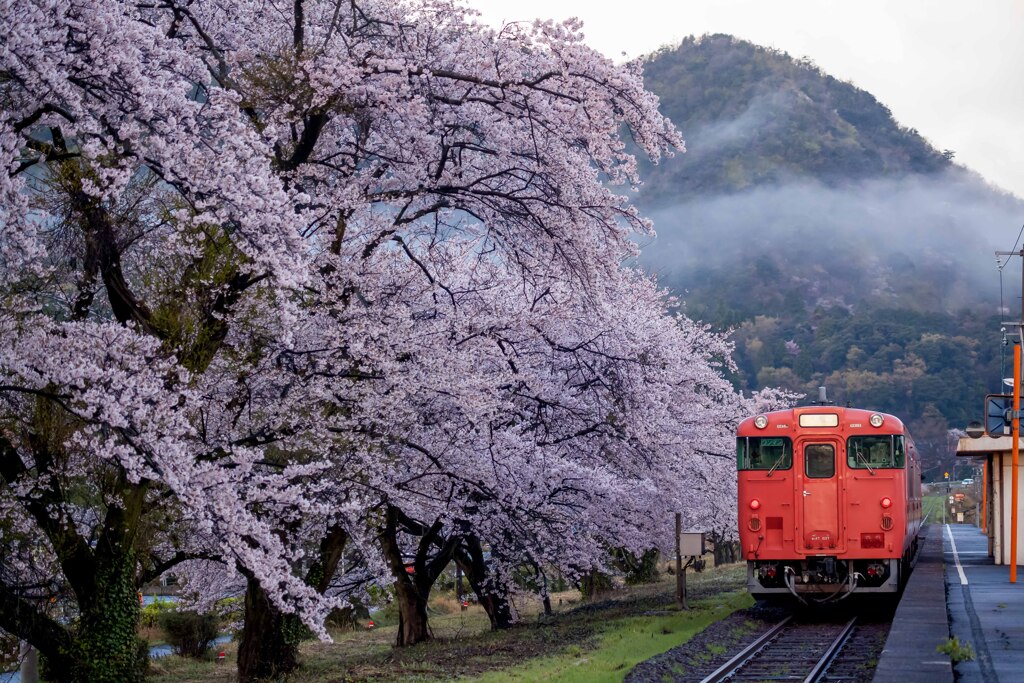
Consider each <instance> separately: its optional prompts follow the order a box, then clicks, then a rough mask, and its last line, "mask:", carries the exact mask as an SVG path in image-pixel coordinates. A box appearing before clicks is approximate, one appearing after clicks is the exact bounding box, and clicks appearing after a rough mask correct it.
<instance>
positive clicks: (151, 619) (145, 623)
mask: <svg viewBox="0 0 1024 683" xmlns="http://www.w3.org/2000/svg"><path fill="white" fill-rule="evenodd" d="M173 609H174V602H173V601H171V600H154V601H153V602H151V603H149V604H148V605H145V606H144V607H143V608H142V614H141V615H140V617H139V625H140V626H142V627H143V628H152V627H154V626H156V625H157V624H159V623H160V615H161V614H163V613H164V612H169V611H171V610H173Z"/></svg>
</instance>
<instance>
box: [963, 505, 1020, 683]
mask: <svg viewBox="0 0 1024 683" xmlns="http://www.w3.org/2000/svg"><path fill="white" fill-rule="evenodd" d="M943 542H944V546H945V563H946V603H947V608H948V611H949V618H950V634H951V635H953V636H956V637H957V638H958V639H959V640H960V642H965V641H966V642H969V643H970V644H971V646H972V647H973V648H974V651H975V654H976V656H975V659H974V660H973V661H965V662H960V663H959V664H957V665H956V676H957V681H959V682H962V683H977V682H981V681H985V682H988V681H1006V682H1009V681H1020V680H1024V568H1022V567H1020V566H1018V568H1017V583H1015V584H1013V583H1010V568H1009V567H1008V566H1005V565H996V564H994V563H993V561H992V558H991V557H989V556H988V539H987V538H986V537H985V534H983V533H982V532H981V530H980V529H978V528H977V527H975V526H969V525H965V524H950V525H948V526H946V527H945V531H944V533H943Z"/></svg>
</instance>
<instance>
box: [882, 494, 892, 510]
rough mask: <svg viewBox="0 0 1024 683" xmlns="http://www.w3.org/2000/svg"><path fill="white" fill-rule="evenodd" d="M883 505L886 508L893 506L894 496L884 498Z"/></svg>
mask: <svg viewBox="0 0 1024 683" xmlns="http://www.w3.org/2000/svg"><path fill="white" fill-rule="evenodd" d="M882 507H883V508H884V509H886V510H888V509H889V508H891V507H892V498H890V497H888V496H886V497H885V498H883V499H882Z"/></svg>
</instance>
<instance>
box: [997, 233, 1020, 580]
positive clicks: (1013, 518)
mask: <svg viewBox="0 0 1024 683" xmlns="http://www.w3.org/2000/svg"><path fill="white" fill-rule="evenodd" d="M996 256H997V257H998V256H1020V257H1021V271H1020V320H1019V321H1018V322H1016V323H1007V324H1010V325H1016V326H1017V332H1018V335H1017V343H1016V344H1014V345H1013V427H1012V429H1011V432H1010V434H1011V438H1012V439H1013V445H1012V449H1013V450H1012V451H1011V454H1012V455H1011V459H1012V465H1011V470H1010V477H1011V479H1010V481H1011V485H1010V583H1017V501H1018V495H1017V487H1018V479H1019V478H1020V477H1019V476H1018V472H1017V468H1018V465H1019V463H1020V363H1021V359H1020V347H1021V343H1022V342H1024V338H1022V335H1024V247H1022V248H1021V250H1020V251H997V252H996Z"/></svg>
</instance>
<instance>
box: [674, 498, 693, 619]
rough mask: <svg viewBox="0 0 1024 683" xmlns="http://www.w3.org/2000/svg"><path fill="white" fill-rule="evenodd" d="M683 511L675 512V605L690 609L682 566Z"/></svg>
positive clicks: (684, 571)
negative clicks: (687, 602)
mask: <svg viewBox="0 0 1024 683" xmlns="http://www.w3.org/2000/svg"><path fill="white" fill-rule="evenodd" d="M682 537H683V513H681V512H677V513H676V607H678V608H679V609H690V608H689V607H688V606H687V604H686V569H685V568H684V567H683V549H682V548H681V547H680V545H679V544H680V542H681V540H682Z"/></svg>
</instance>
